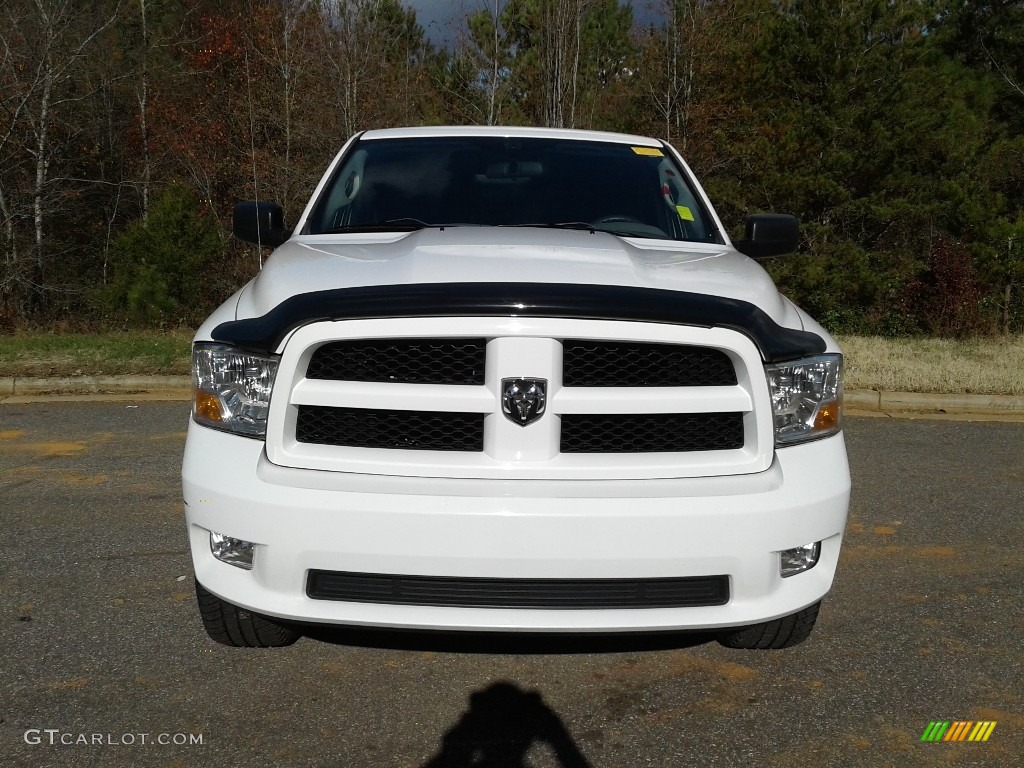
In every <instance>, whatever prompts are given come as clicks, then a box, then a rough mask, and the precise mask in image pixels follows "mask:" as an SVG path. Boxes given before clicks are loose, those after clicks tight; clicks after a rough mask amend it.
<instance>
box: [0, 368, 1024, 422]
mask: <svg viewBox="0 0 1024 768" xmlns="http://www.w3.org/2000/svg"><path fill="white" fill-rule="evenodd" d="M191 387H192V381H191V378H190V377H188V376H67V377H60V378H47V379H34V378H21V377H10V376H8V377H3V378H0V403H11V404H14V403H16V402H17V403H23V402H31V401H33V400H36V399H61V400H86V399H93V400H105V401H112V400H188V399H189V397H190V396H191ZM843 404H844V405H845V406H846V407H847V408H849V409H852V410H856V411H862V412H864V411H866V412H877V413H904V412H918V413H935V414H942V413H977V414H996V415H1006V416H1024V397H1022V396H1017V395H955V394H949V395H942V394H928V393H921V392H886V391H879V390H875V389H853V390H848V391H847V392H846V393H845V394H844V396H843Z"/></svg>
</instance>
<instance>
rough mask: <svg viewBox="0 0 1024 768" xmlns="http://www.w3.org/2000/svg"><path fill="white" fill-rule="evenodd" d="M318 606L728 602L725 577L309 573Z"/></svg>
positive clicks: (663, 605) (687, 604) (310, 589)
mask: <svg viewBox="0 0 1024 768" xmlns="http://www.w3.org/2000/svg"><path fill="white" fill-rule="evenodd" d="M306 594H307V595H309V597H311V598H313V599H314V600H343V601H348V602H357V603H386V604H390V605H440V606H456V607H461V608H549V609H565V608H691V607H698V606H705V605H725V604H726V603H727V602H729V578H728V577H727V576H698V577H682V578H658V579H491V578H457V577H446V576H396V575H390V574H379V573H347V572H340V571H318V570H311V571H310V572H309V577H308V579H307V582H306Z"/></svg>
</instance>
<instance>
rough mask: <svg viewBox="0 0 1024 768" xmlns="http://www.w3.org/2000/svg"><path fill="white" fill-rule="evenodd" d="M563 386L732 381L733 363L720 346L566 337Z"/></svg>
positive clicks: (721, 383) (721, 384) (688, 384)
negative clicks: (568, 338) (715, 347)
mask: <svg viewBox="0 0 1024 768" xmlns="http://www.w3.org/2000/svg"><path fill="white" fill-rule="evenodd" d="M562 350H563V352H562V354H563V364H562V366H563V368H562V383H563V384H564V385H565V386H567V387H731V386H734V385H735V384H736V368H735V367H734V366H733V363H732V360H730V359H729V356H728V355H727V354H725V353H724V352H722V351H721V350H718V349H711V348H709V347H692V346H687V345H683V344H644V343H642V342H634V341H587V340H575V339H574V340H567V341H566V342H565V343H564V344H563V345H562Z"/></svg>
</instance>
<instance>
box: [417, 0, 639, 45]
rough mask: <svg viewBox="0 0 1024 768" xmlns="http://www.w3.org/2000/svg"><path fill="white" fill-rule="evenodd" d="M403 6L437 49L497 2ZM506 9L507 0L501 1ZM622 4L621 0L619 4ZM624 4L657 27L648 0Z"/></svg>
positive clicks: (448, 0)
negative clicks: (469, 19) (411, 10)
mask: <svg viewBox="0 0 1024 768" xmlns="http://www.w3.org/2000/svg"><path fill="white" fill-rule="evenodd" d="M402 2H403V4H405V5H407V6H409V7H410V8H414V9H415V10H416V18H417V19H418V21H419V23H420V26H422V27H423V29H424V31H425V32H426V33H427V38H428V39H429V40H430V41H431V42H432V43H434V44H436V45H445V44H450V43H452V42H454V41H455V40H456V39H457V38H458V36H459V34H460V33H461V32H462V31H463V30H465V24H464V22H463V19H464V18H465V17H466V16H467V15H468V14H469V13H472V12H473V11H476V10H479V9H481V8H487V7H493V3H494V0H402ZM498 2H499V3H500V5H504V4H505V2H504V0H498ZM620 2H622V0H620ZM624 4H626V5H632V6H633V18H634V19H635V20H636V22H637V23H638V24H639V25H641V26H646V25H648V24H656V23H657V22H658V21H659V16H658V14H656V13H654V12H653V11H651V10H650V8H649V5H650V3H649V2H647V1H646V0H639V1H638V0H633V1H632V2H630V1H629V0H627V1H626V2H625V3H624Z"/></svg>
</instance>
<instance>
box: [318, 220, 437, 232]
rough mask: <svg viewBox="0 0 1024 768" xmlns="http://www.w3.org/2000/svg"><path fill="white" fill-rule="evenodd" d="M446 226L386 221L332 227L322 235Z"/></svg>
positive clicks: (418, 222) (414, 221)
mask: <svg viewBox="0 0 1024 768" xmlns="http://www.w3.org/2000/svg"><path fill="white" fill-rule="evenodd" d="M445 226H447V225H445V224H428V223H427V222H425V221H422V220H420V219H411V218H404V219H388V220H387V221H376V222H373V223H370V224H349V225H346V226H343V227H332V228H331V229H327V230H324V231H323V232H322V233H321V234H324V235H340V234H344V233H348V232H415V231H417V230H420V229H428V228H429V227H441V228H442V229H443V228H444V227H445Z"/></svg>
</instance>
